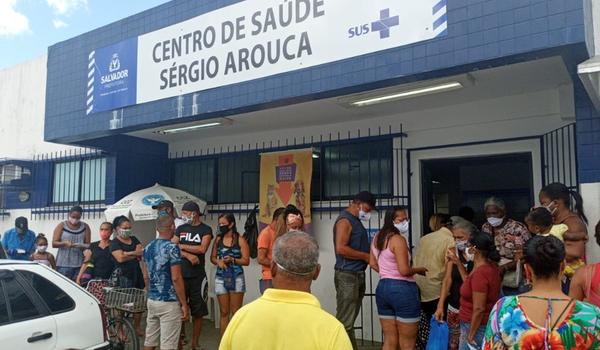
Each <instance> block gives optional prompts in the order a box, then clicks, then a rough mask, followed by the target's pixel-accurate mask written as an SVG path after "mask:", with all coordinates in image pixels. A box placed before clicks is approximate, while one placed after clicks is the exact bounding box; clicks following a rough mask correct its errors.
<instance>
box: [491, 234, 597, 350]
mask: <svg viewBox="0 0 600 350" xmlns="http://www.w3.org/2000/svg"><path fill="white" fill-rule="evenodd" d="M524 254H525V256H524V258H525V273H526V275H527V277H528V278H529V279H530V280H531V281H532V285H533V288H532V290H531V291H530V292H529V293H526V294H523V295H520V296H509V297H505V298H502V299H500V300H499V301H498V302H497V303H496V305H495V306H494V309H493V310H492V312H491V314H490V318H489V321H488V325H487V330H486V333H485V341H484V349H494V350H498V349H512V350H520V349H527V350H538V349H539V350H549V349H551V350H555V349H561V350H562V349H564V350H575V349H577V350H579V349H582V350H583V349H586V350H587V349H600V309H599V308H597V307H596V306H593V305H591V304H588V303H585V302H581V301H576V300H574V299H569V297H567V296H566V295H565V294H563V293H562V290H561V280H560V278H561V276H560V274H561V271H563V269H564V259H565V248H564V245H563V243H562V242H561V241H560V240H559V239H557V238H556V237H553V236H548V237H543V236H536V237H534V238H532V239H531V240H530V241H529V242H527V243H526V245H525V250H524Z"/></svg>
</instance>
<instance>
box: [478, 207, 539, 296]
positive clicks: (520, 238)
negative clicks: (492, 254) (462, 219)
mask: <svg viewBox="0 0 600 350" xmlns="http://www.w3.org/2000/svg"><path fill="white" fill-rule="evenodd" d="M483 209H484V212H485V216H486V218H487V222H486V223H485V224H483V226H482V227H481V231H482V232H484V233H487V234H489V235H491V236H492V237H493V238H494V242H495V244H496V248H497V249H498V252H499V253H500V258H501V260H500V274H501V276H502V277H503V278H502V293H503V294H504V295H515V294H518V293H520V292H521V291H522V290H523V288H524V283H523V278H522V276H521V274H519V273H518V271H517V265H518V264H519V258H520V255H521V251H522V249H523V245H524V244H525V242H527V240H529V238H530V237H531V234H530V233H529V230H528V229H527V227H526V226H525V225H524V224H523V223H521V222H518V221H516V220H513V219H510V218H508V217H507V216H506V205H505V204H504V201H503V200H502V199H500V198H496V197H491V198H488V199H487V200H486V201H485V204H484V206H483Z"/></svg>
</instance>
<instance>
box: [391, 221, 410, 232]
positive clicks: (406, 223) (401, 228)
mask: <svg viewBox="0 0 600 350" xmlns="http://www.w3.org/2000/svg"><path fill="white" fill-rule="evenodd" d="M394 226H395V227H396V228H397V229H398V231H400V233H408V228H409V221H408V220H404V221H402V222H401V223H399V224H394Z"/></svg>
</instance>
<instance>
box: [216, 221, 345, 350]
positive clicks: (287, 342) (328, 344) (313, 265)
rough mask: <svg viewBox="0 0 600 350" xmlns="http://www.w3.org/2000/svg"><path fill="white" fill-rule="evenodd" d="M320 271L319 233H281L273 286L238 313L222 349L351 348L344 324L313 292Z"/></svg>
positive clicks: (274, 253) (274, 261) (275, 261)
mask: <svg viewBox="0 0 600 350" xmlns="http://www.w3.org/2000/svg"><path fill="white" fill-rule="evenodd" d="M320 271H321V266H320V265H319V246H318V244H317V242H316V241H315V239H314V238H313V237H311V236H310V235H308V234H306V233H304V232H299V231H292V232H288V233H285V234H283V235H282V236H281V237H279V238H278V239H277V240H276V241H275V243H274V245H273V260H272V264H271V273H272V275H273V288H269V289H267V290H266V291H265V293H264V294H263V295H262V296H261V297H260V298H258V299H257V300H255V301H253V302H251V303H249V304H248V305H246V306H244V307H242V308H241V309H240V310H239V311H238V312H237V313H236V314H235V315H234V316H233V318H232V320H231V322H230V324H229V326H228V327H227V330H226V331H225V334H224V335H223V338H222V340H221V344H220V347H219V350H264V349H286V350H307V349H321V350H351V349H352V344H351V343H350V340H349V338H348V334H347V333H346V330H345V328H344V325H342V324H341V323H340V322H339V321H338V320H336V319H335V318H334V317H333V316H332V315H330V314H329V313H327V312H326V311H324V310H323V309H321V304H320V303H319V300H318V299H317V298H316V297H315V296H314V295H312V294H311V285H312V281H314V280H316V279H317V277H318V276H319V272H320Z"/></svg>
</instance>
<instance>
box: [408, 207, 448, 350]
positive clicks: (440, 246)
mask: <svg viewBox="0 0 600 350" xmlns="http://www.w3.org/2000/svg"><path fill="white" fill-rule="evenodd" d="M437 217H438V219H436V221H438V222H439V223H440V224H441V225H442V226H441V227H440V228H439V229H438V230H437V231H434V232H432V233H429V234H427V235H425V236H423V237H422V238H421V240H420V241H419V247H418V249H417V251H416V254H415V265H416V266H423V267H425V268H426V269H427V275H424V276H415V279H416V281H417V285H418V286H419V291H420V292H421V310H422V313H421V321H420V324H419V338H418V344H419V347H424V346H425V345H426V344H427V339H428V338H429V324H430V320H431V316H433V314H434V313H435V309H436V307H437V305H438V301H439V299H440V290H441V288H442V280H443V279H444V271H445V268H446V252H448V249H450V248H454V238H453V237H452V232H451V231H450V230H449V229H448V228H447V227H446V224H447V223H448V216H447V215H444V214H439V215H437ZM443 220H445V221H443Z"/></svg>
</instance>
